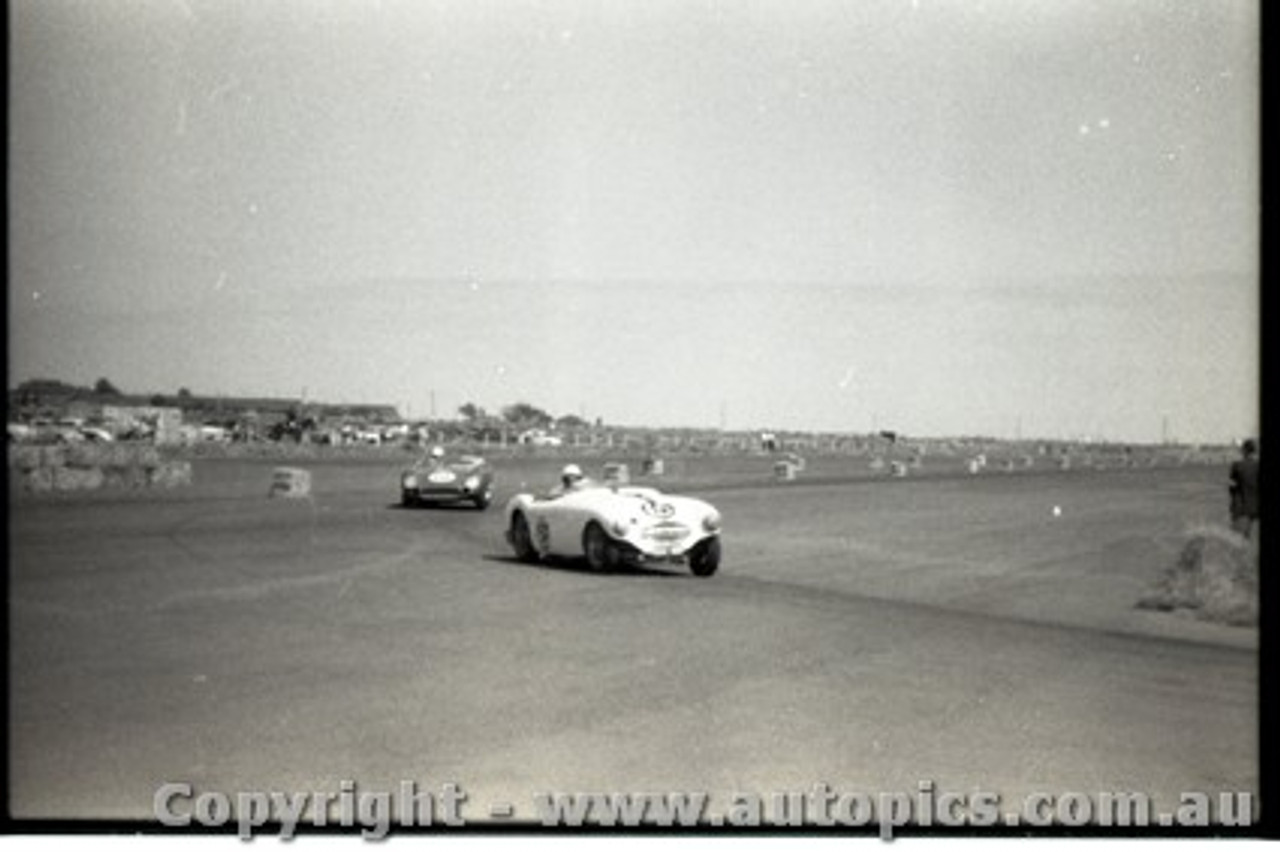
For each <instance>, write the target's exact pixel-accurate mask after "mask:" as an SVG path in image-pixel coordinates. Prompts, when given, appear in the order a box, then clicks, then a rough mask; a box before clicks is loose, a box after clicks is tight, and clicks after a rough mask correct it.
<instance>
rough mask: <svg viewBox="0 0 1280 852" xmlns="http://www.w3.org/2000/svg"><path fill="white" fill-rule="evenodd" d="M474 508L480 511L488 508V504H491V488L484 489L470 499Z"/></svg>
mask: <svg viewBox="0 0 1280 852" xmlns="http://www.w3.org/2000/svg"><path fill="white" fill-rule="evenodd" d="M471 502H472V503H474V504H475V507H476V508H477V509H479V510H480V511H484V510H485V509H487V508H489V504H490V503H492V502H493V488H486V489H485V490H483V491H481V492H480V493H479V494H477V495H476V496H475V497H473V498H472V499H471Z"/></svg>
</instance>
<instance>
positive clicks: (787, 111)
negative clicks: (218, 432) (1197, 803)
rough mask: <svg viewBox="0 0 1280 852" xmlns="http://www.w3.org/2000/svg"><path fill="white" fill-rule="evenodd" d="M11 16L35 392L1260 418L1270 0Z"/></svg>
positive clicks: (17, 182)
mask: <svg viewBox="0 0 1280 852" xmlns="http://www.w3.org/2000/svg"><path fill="white" fill-rule="evenodd" d="M10 28H11V30H10V31H11V53H10V64H11V66H10V75H9V85H10V100H9V110H10V112H9V169H10V172H9V180H10V184H9V186H10V190H9V192H10V195H9V241H10V242H9V264H10V268H9V307H10V313H9V317H10V319H9V322H10V328H9V334H10V336H9V355H10V374H9V383H10V386H13V385H16V383H17V382H20V381H22V380H24V379H28V378H34V377H48V378H61V379H64V380H68V381H73V382H77V383H84V384H90V383H92V382H93V381H94V380H95V379H97V378H98V377H107V378H109V379H110V380H111V381H112V382H114V383H115V384H116V385H117V386H119V387H121V388H123V389H126V390H129V391H138V392H155V391H164V392H170V393H171V392H174V391H176V390H177V389H178V388H179V387H187V388H190V389H191V390H192V391H194V392H197V393H214V392H221V393H229V394H254V395H279V396H293V395H298V394H301V393H304V392H305V393H306V395H307V396H308V397H309V398H311V399H316V400H320V401H330V402H340V401H359V402H388V403H393V404H396V405H399V406H400V407H401V410H402V411H405V410H406V409H407V410H408V411H407V413H409V414H411V415H413V416H426V415H428V414H430V413H431V407H432V404H433V400H434V405H435V409H436V413H437V414H439V415H441V416H451V415H452V414H454V413H455V411H456V409H457V407H458V406H459V405H461V404H462V403H464V402H468V401H471V402H475V403H477V404H479V405H481V406H484V407H487V408H489V409H490V410H497V409H498V408H500V407H501V406H503V405H505V404H507V403H510V402H514V401H517V400H525V401H528V402H532V403H534V404H535V405H539V406H541V407H543V408H546V409H548V410H550V411H551V412H553V413H556V414H563V413H574V414H580V415H585V416H587V417H590V418H595V417H597V416H599V417H603V418H604V419H605V420H606V421H607V422H613V423H630V424H655V425H690V426H715V425H719V424H720V423H721V422H722V421H723V423H724V424H725V425H727V426H728V427H730V428H742V427H757V426H758V427H774V428H802V429H831V430H850V431H865V430H868V429H870V428H872V426H876V427H878V428H897V429H900V430H902V431H904V432H906V433H908V434H912V433H914V434H930V435H946V434H951V435H955V434H978V433H980V434H994V435H1004V436H1012V435H1014V434H1015V433H1016V432H1017V431H1019V430H1020V431H1021V433H1022V434H1023V435H1024V436H1047V437H1070V436H1080V435H1094V436H1106V437H1111V438H1116V439H1121V440H1158V439H1159V438H1160V437H1161V431H1162V424H1164V423H1166V422H1167V423H1168V426H1169V429H1170V432H1171V434H1172V435H1174V436H1176V437H1179V438H1183V439H1186V440H1224V439H1230V438H1234V437H1239V436H1241V435H1245V434H1250V433H1252V432H1254V431H1255V430H1256V429H1257V417H1258V415H1257V394H1258V382H1259V376H1258V346H1259V341H1258V335H1259V319H1258V287H1259V284H1258V281H1257V277H1258V259H1257V254H1258V247H1259V234H1258V223H1257V218H1258V203H1259V200H1258V199H1259V193H1258V182H1259V166H1258V158H1259V141H1258V134H1259V119H1258V98H1259V82H1258V37H1259V24H1258V12H1257V9H1256V7H1255V4H1254V3H1252V2H1243V0H1140V2H1125V1H1124V0H1097V2H1090V0H1038V1H1037V2H1030V3H1029V2H1025V0H987V2H982V0H948V2H942V0H839V2H831V0H798V2H797V0H754V2H753V1H752V0H704V2H696V0H656V2H655V0H562V2H556V0H550V2H533V0H525V1H524V2H515V0H510V2H508V0H503V1H502V2H494V1H493V0H490V2H483V1H482V2H474V0H447V2H423V0H402V2H397V0H381V2H377V0H272V2H261V0H12V2H11V3H10ZM1166 418H1167V420H1166Z"/></svg>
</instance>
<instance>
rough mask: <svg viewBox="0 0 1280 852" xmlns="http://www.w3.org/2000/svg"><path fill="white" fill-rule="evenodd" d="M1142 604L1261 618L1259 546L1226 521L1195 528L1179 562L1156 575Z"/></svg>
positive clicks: (1239, 620)
mask: <svg viewBox="0 0 1280 852" xmlns="http://www.w3.org/2000/svg"><path fill="white" fill-rule="evenodd" d="M1138 606H1139V608H1142V609H1156V610H1164V611H1172V610H1177V609H1185V610H1190V611H1192V612H1194V613H1195V614H1197V615H1198V616H1199V617H1200V618H1203V619H1205V620H1208V621H1215V622H1218V623H1221V624H1231V625H1236V626H1251V625H1256V624H1257V623H1258V547H1257V534H1256V532H1255V537H1254V539H1253V540H1250V539H1246V538H1244V537H1243V536H1241V535H1239V534H1237V533H1236V532H1234V531H1232V530H1229V529H1225V528H1223V527H1216V526H1210V527H1203V528H1200V529H1196V530H1193V531H1191V533H1190V534H1189V537H1188V539H1187V542H1186V544H1185V545H1184V546H1183V548H1182V552H1181V554H1179V556H1178V561H1177V563H1176V564H1174V565H1173V566H1171V567H1170V568H1167V569H1166V570H1165V571H1164V573H1163V574H1162V575H1161V577H1160V578H1159V580H1157V581H1156V584H1155V588H1154V589H1153V590H1152V592H1151V594H1149V595H1148V596H1147V597H1145V598H1143V599H1142V600H1141V601H1139V602H1138Z"/></svg>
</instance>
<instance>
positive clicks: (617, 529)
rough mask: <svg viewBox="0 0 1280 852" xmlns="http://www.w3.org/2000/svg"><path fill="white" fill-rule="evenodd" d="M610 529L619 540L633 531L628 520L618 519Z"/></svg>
mask: <svg viewBox="0 0 1280 852" xmlns="http://www.w3.org/2000/svg"><path fill="white" fill-rule="evenodd" d="M609 529H611V530H612V531H613V534H614V535H616V536H618V538H622V537H623V536H625V535H626V534H627V533H628V532H630V531H631V522H630V521H628V520H627V519H626V518H617V519H615V520H614V521H613V523H611V524H609Z"/></svg>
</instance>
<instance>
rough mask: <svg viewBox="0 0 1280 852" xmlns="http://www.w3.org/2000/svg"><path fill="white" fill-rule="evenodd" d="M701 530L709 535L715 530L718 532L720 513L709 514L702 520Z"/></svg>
mask: <svg viewBox="0 0 1280 852" xmlns="http://www.w3.org/2000/svg"><path fill="white" fill-rule="evenodd" d="M702 528H703V529H704V530H706V531H707V532H709V533H712V532H716V531H717V530H719V529H720V513H719V512H709V513H708V514H707V516H706V517H704V518H703V519H702Z"/></svg>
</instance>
